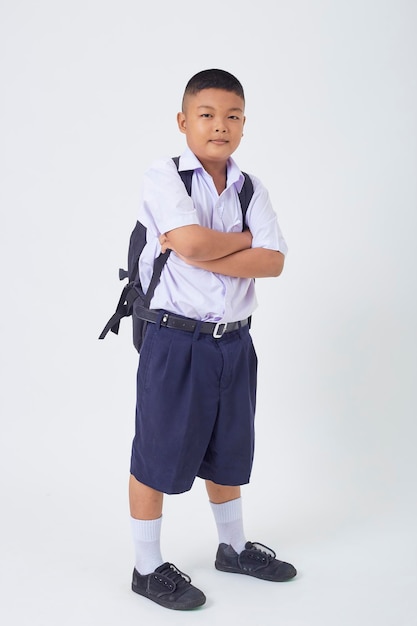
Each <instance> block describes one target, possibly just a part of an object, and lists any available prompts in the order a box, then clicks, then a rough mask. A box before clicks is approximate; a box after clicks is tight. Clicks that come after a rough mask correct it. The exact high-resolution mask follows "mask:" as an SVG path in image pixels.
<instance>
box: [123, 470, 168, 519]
mask: <svg viewBox="0 0 417 626" xmlns="http://www.w3.org/2000/svg"><path fill="white" fill-rule="evenodd" d="M163 498H164V494H163V493H161V492H160V491H156V490H155V489H152V488H151V487H148V486H147V485H144V484H143V483H140V482H139V481H138V480H136V478H135V477H134V476H132V475H130V480H129V503H130V515H131V516H132V517H133V518H134V519H141V520H153V519H158V518H160V517H161V515H162V504H163Z"/></svg>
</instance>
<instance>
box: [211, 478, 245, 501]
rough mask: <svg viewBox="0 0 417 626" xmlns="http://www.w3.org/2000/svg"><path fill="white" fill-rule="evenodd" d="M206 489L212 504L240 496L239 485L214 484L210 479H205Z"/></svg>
mask: <svg viewBox="0 0 417 626" xmlns="http://www.w3.org/2000/svg"><path fill="white" fill-rule="evenodd" d="M206 489H207V493H208V497H209V500H210V502H212V503H213V504H223V503H224V502H229V501H230V500H236V499H237V498H240V487H228V486H226V485H216V483H213V482H212V481H211V480H206Z"/></svg>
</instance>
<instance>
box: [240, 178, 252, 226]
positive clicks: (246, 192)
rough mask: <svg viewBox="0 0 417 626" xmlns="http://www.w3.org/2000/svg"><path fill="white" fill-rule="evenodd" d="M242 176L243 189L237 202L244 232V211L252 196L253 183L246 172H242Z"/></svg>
mask: <svg viewBox="0 0 417 626" xmlns="http://www.w3.org/2000/svg"><path fill="white" fill-rule="evenodd" d="M242 174H243V176H244V177H245V180H244V183H243V187H242V189H241V190H240V193H239V201H240V206H241V207H242V215H243V230H244V229H245V228H246V224H245V221H246V211H247V210H248V206H249V204H250V201H251V200H252V196H253V182H252V179H251V177H250V176H249V174H246V172H242Z"/></svg>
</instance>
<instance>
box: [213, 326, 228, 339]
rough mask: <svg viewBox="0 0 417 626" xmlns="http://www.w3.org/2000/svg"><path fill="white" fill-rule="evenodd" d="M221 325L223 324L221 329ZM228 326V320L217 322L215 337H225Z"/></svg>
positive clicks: (214, 331) (214, 330)
mask: <svg viewBox="0 0 417 626" xmlns="http://www.w3.org/2000/svg"><path fill="white" fill-rule="evenodd" d="M220 326H223V328H222V329H221V330H220ZM226 328H227V322H217V324H216V325H215V327H214V329H213V337H214V338H215V339H220V337H223V335H224V333H225V332H226Z"/></svg>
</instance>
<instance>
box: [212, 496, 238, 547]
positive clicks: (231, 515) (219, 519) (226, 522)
mask: <svg viewBox="0 0 417 626" xmlns="http://www.w3.org/2000/svg"><path fill="white" fill-rule="evenodd" d="M210 505H211V508H212V511H213V514H214V519H215V520H216V524H217V532H218V533H219V543H225V544H227V545H230V546H232V548H233V549H234V550H236V552H237V553H238V554H240V553H241V552H242V550H243V549H244V548H245V543H246V539H245V533H244V532H243V518H242V498H236V499H235V500H229V502H223V503H222V504H214V503H213V502H210Z"/></svg>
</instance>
